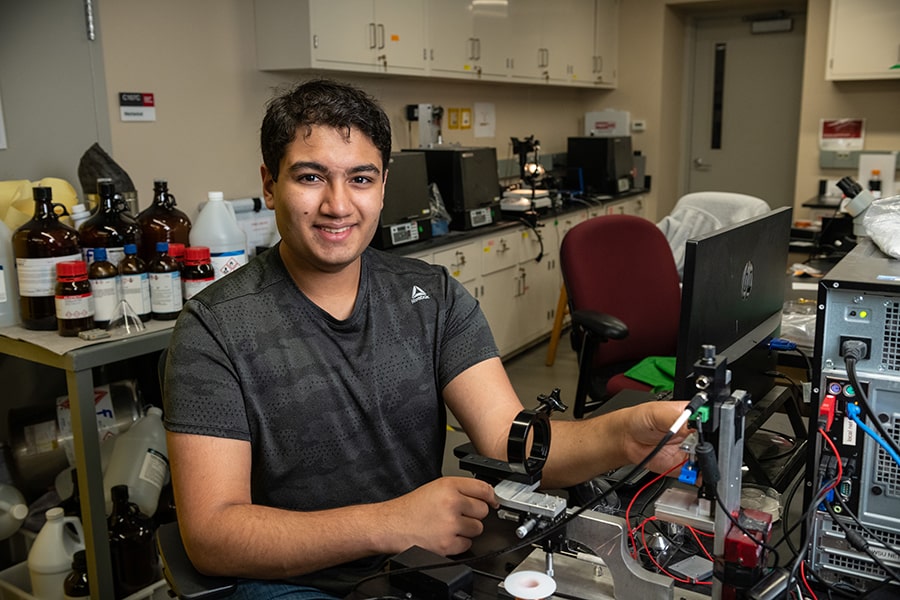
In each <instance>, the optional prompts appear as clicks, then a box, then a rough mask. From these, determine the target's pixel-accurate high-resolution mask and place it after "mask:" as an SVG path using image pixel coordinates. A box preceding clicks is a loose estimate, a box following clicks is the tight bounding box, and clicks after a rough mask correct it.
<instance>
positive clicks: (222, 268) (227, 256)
mask: <svg viewBox="0 0 900 600" xmlns="http://www.w3.org/2000/svg"><path fill="white" fill-rule="evenodd" d="M209 260H210V262H211V263H212V267H213V271H214V272H215V274H216V279H221V278H222V277H225V276H226V275H228V274H229V273H231V272H232V271H234V270H235V269H237V268H239V267H241V266H242V265H246V264H247V253H246V252H245V251H243V250H234V251H232V252H215V253H212V254H210V256H209Z"/></svg>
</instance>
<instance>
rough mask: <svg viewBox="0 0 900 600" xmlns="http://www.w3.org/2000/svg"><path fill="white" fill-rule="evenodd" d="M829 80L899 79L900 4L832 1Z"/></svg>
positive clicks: (893, 0) (887, 0) (893, 1)
mask: <svg viewBox="0 0 900 600" xmlns="http://www.w3.org/2000/svg"><path fill="white" fill-rule="evenodd" d="M826 65H827V66H826V70H827V72H826V76H827V78H828V79H830V80H853V79H898V78H900V2H898V1H897V0H831V21H830V23H829V26H828V61H827V63H826Z"/></svg>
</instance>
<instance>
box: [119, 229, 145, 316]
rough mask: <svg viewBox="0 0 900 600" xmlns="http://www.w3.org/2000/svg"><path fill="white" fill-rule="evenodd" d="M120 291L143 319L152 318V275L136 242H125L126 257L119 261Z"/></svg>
mask: <svg viewBox="0 0 900 600" xmlns="http://www.w3.org/2000/svg"><path fill="white" fill-rule="evenodd" d="M119 291H120V292H121V296H122V300H126V301H127V302H128V304H129V305H130V306H131V308H132V310H134V312H135V313H136V314H137V316H139V317H140V318H141V321H145V322H146V321H149V320H150V276H149V275H148V274H147V265H146V263H144V261H143V260H141V257H140V256H138V255H137V246H135V245H134V244H125V258H123V259H122V260H120V261H119Z"/></svg>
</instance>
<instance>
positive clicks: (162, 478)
mask: <svg viewBox="0 0 900 600" xmlns="http://www.w3.org/2000/svg"><path fill="white" fill-rule="evenodd" d="M168 475H169V453H168V451H167V450H166V431H165V428H164V427H163V424H162V409H160V408H159V407H156V406H151V407H150V408H149V409H147V414H146V415H144V416H143V417H142V418H141V419H139V420H138V421H137V423H135V424H134V425H132V426H131V427H130V428H129V429H128V431H126V432H124V433H122V434H119V436H118V437H117V438H116V441H115V445H114V446H113V449H112V455H111V456H110V458H109V465H108V466H107V467H106V472H105V473H104V474H103V493H104V496H105V498H106V514H107V516H109V514H110V513H111V512H112V493H111V491H110V490H112V488H113V487H114V486H117V485H127V486H128V499H129V500H131V502H134V503H135V504H137V505H138V508H140V509H141V512H142V513H144V514H145V515H146V516H148V517H152V516H153V514H154V513H155V512H156V505H157V504H158V503H159V492H160V490H161V489H162V486H163V485H164V484H165V482H166V480H167V478H168Z"/></svg>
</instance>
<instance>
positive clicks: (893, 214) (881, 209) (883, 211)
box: [863, 196, 900, 258]
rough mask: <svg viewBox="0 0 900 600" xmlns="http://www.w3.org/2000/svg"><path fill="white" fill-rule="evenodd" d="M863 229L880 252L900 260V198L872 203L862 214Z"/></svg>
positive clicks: (895, 197) (894, 197)
mask: <svg viewBox="0 0 900 600" xmlns="http://www.w3.org/2000/svg"><path fill="white" fill-rule="evenodd" d="M863 227H865V228H866V233H867V234H868V236H869V237H870V238H872V241H873V242H875V244H876V245H877V246H878V247H879V248H880V249H881V251H882V252H884V253H885V254H887V255H888V256H893V257H894V258H900V196H891V197H890V198H881V199H879V200H875V201H874V202H872V204H871V205H869V210H867V211H866V212H865V213H864V214H863Z"/></svg>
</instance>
